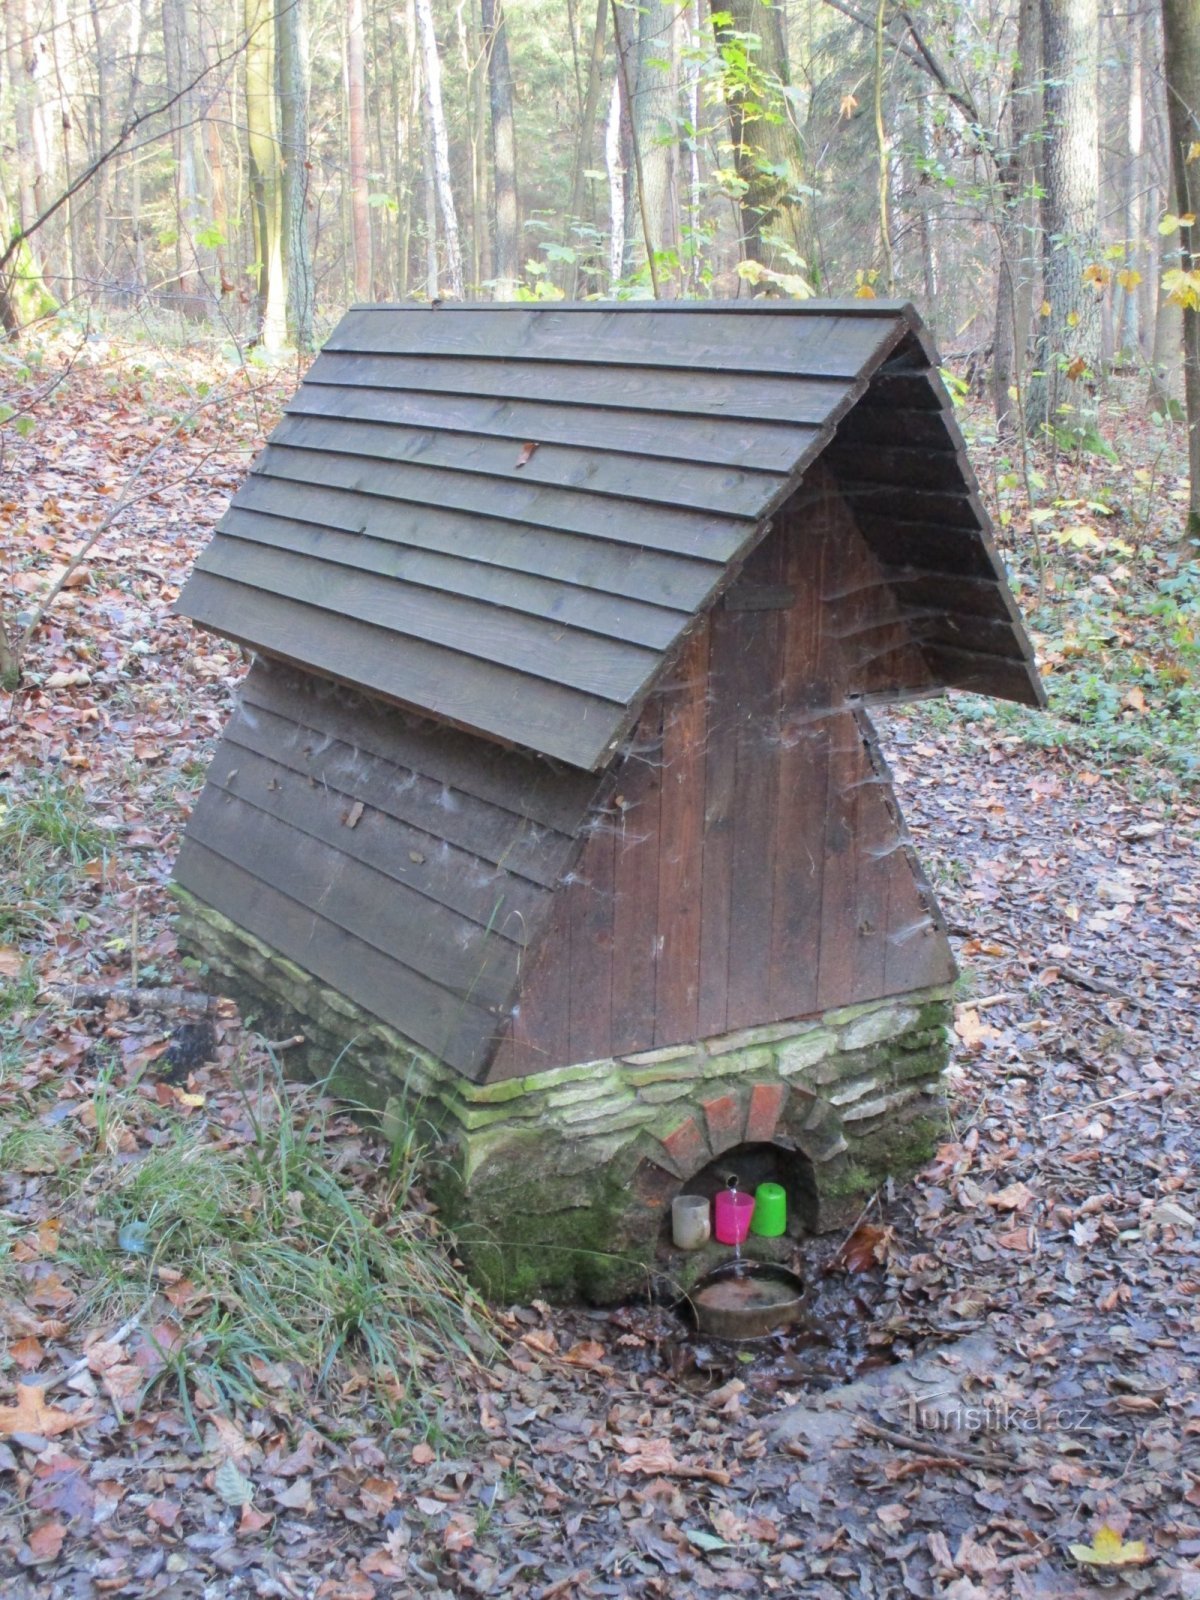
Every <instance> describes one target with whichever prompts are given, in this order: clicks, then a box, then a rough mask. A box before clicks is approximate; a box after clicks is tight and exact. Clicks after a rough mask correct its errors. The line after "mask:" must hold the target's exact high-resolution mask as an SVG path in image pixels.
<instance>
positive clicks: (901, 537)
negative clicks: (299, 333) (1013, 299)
mask: <svg viewBox="0 0 1200 1600" xmlns="http://www.w3.org/2000/svg"><path fill="white" fill-rule="evenodd" d="M859 401H862V402H863V404H861V405H859V404H857V403H858V402H859ZM827 448H828V449H829V461H830V464H831V466H832V467H833V470H834V471H835V472H836V474H837V476H838V479H839V482H840V483H841V484H842V487H843V490H844V492H845V493H846V495H847V497H848V499H849V500H850V503H851V504H852V505H853V506H854V509H855V511H856V514H857V516H858V518H859V521H860V524H861V525H862V527H863V529H864V532H865V534H866V536H867V537H868V539H869V540H870V542H871V544H872V547H873V549H874V550H875V552H876V554H877V555H878V556H879V557H880V559H881V560H882V561H883V562H884V563H885V565H886V566H887V568H888V570H889V572H892V573H894V575H895V583H896V592H897V596H898V598H899V599H900V602H901V604H902V606H903V607H904V608H905V610H906V612H908V613H910V614H912V615H913V617H914V621H915V625H916V627H917V632H918V636H919V637H920V639H921V643H922V648H923V649H924V650H925V651H926V654H927V657H928V658H929V659H930V660H931V662H936V671H937V672H938V674H939V675H940V677H941V678H942V680H943V681H945V682H946V683H947V684H948V685H957V684H961V685H962V686H964V687H971V688H979V689H981V690H983V692H987V693H995V694H1000V695H1004V696H1008V697H1011V698H1017V699H1023V700H1027V701H1033V702H1036V701H1037V700H1038V698H1039V696H1040V688H1039V686H1038V684H1037V679H1036V674H1035V673H1034V671H1033V668H1032V652H1031V650H1030V647H1029V643H1028V640H1027V639H1026V637H1025V634H1024V631H1023V629H1022V626H1021V623H1020V620H1019V617H1018V616H1017V612H1016V608H1015V606H1014V605H1013V603H1012V601H1011V598H1010V597H1009V595H1008V591H1007V587H1006V585H1005V582H1004V576H1003V569H1002V568H1001V566H1000V564H999V562H998V560H997V558H996V556H995V553H994V551H993V549H992V546H991V542H990V537H989V526H988V521H987V517H986V513H985V512H984V511H983V508H982V506H981V505H980V503H979V498H978V494H977V491H976V487H975V484H974V480H973V478H972V477H971V474H970V468H969V466H967V464H966V460H965V455H964V452H963V449H962V441H961V438H960V436H959V434H958V430H957V426H956V424H955V422H954V418H953V415H952V413H951V410H950V407H949V404H948V402H947V400H946V397H945V393H944V391H943V390H942V388H941V385H940V383H939V382H938V381H937V377H936V370H935V368H934V366H933V356H932V351H931V350H930V348H929V346H928V344H927V342H926V341H925V340H924V336H923V333H922V330H921V328H920V323H919V320H918V319H917V318H916V315H915V313H914V312H913V311H912V310H911V308H909V307H906V306H901V305H896V304H889V303H884V302H879V301H854V302H850V303H846V304H842V303H831V302H813V301H809V302H801V303H798V304H790V303H780V302H773V301H751V302H747V303H744V304H740V303H739V304H730V305H722V304H721V303H719V302H695V303H678V304H674V305H670V306H664V305H661V304H656V303H654V302H633V303H629V304H622V305H620V306H619V307H613V306H596V305H591V304H586V305H579V306H567V305H562V304H555V305H549V306H537V307H534V306H504V307H498V306H483V305H472V306H453V307H447V306H433V307H430V306H418V305H405V306H364V307H356V308H354V309H353V310H351V311H350V312H348V313H347V314H346V316H345V317H344V318H343V319H342V321H341V322H340V323H339V325H338V327H337V329H336V330H335V332H334V334H333V336H332V338H331V339H330V341H329V343H328V344H327V345H326V347H325V349H324V351H323V352H322V354H321V355H320V356H319V357H318V358H317V360H316V361H315V362H314V363H313V366H312V367H311V368H310V370H309V372H308V375H307V377H306V378H305V380H304V383H303V384H302V386H301V388H300V390H299V392H298V393H297V394H296V396H295V397H294V398H293V400H292V402H291V403H290V405H289V406H288V409H287V415H286V416H285V418H284V420H283V421H282V422H281V423H280V425H279V427H278V428H277V429H276V430H275V432H274V433H273V434H272V435H271V438H270V440H269V441H268V443H267V446H266V448H265V450H264V451H263V452H262V454H261V455H260V456H259V458H258V460H257V461H256V462H255V464H254V467H253V469H252V471H251V474H250V476H249V478H248V479H247V481H246V483H245V484H244V485H243V486H242V488H241V489H240V490H239V491H238V493H237V495H236V496H235V498H234V500H233V503H232V505H231V506H230V509H229V511H228V512H227V514H226V516H225V517H224V518H223V520H222V522H221V524H220V526H219V529H218V532H217V535H216V537H215V538H214V539H213V540H212V542H211V543H210V544H209V546H208V548H207V549H206V550H205V552H204V554H203V555H202V556H201V558H200V560H199V562H198V563H197V566H196V569H195V571H194V573H193V575H192V577H191V578H190V579H189V581H188V583H187V585H186V587H185V589H184V591H183V593H182V595H181V597H180V601H179V607H178V609H179V610H180V611H181V612H182V613H183V614H184V615H186V616H190V617H192V618H193V619H194V620H195V621H197V622H199V623H201V624H202V625H204V626H206V627H209V628H211V629H213V630H214V631H216V632H219V633H222V634H225V635H227V636H229V637H231V638H234V639H236V640H238V641H239V642H241V643H243V644H245V645H248V646H250V647H252V648H254V649H257V650H259V651H260V652H263V653H264V654H266V655H269V656H274V657H277V658H279V659H282V660H284V661H287V662H290V663H292V664H294V665H297V666H299V667H302V668H304V669H305V670H307V671H309V672H312V673H316V674H318V675H321V676H323V677H327V678H330V679H333V680H335V681H338V682H340V683H343V684H348V685H351V686H352V687H356V688H360V689H362V690H365V691H367V692H369V693H370V694H372V695H374V696H378V697H382V698H384V699H387V700H392V701H395V702H397V703H399V704H401V705H403V706H405V707H408V708H411V709H414V710H417V711H419V712H421V713H423V714H426V715H429V716H432V717H435V718H437V719H439V720H441V721H443V722H449V723H452V724H456V725H458V726H460V727H462V728H465V729H468V730H470V731H472V732H475V733H480V734H484V735H487V736H489V737H490V738H492V739H495V740H499V741H501V742H503V743H506V744H511V745H516V746H521V747H524V748H526V749H529V750H533V751H535V752H537V753H539V754H541V755H545V756H550V757H555V758H558V759H560V760H562V761H565V762H566V763H568V764H569V765H570V766H573V767H577V768H582V769H585V770H596V769H599V768H602V767H604V766H605V765H607V763H608V762H609V761H610V760H611V758H612V757H613V755H614V754H615V752H616V751H617V750H618V748H619V747H620V745H621V742H622V740H623V738H624V736H625V734H626V733H627V732H628V730H629V729H630V728H631V726H632V725H633V723H634V720H635V719H636V717H637V715H638V712H639V710H640V708H641V706H642V705H643V703H644V702H645V700H646V697H647V695H648V694H649V693H650V691H651V689H652V687H653V686H654V684H655V683H656V681H657V680H658V678H659V676H660V674H661V672H662V670H663V668H664V666H665V664H666V662H667V661H668V659H670V658H671V657H672V656H673V655H674V654H675V653H676V651H677V649H678V647H679V645H680V642H681V641H682V639H683V637H684V636H685V634H686V633H687V632H688V631H689V630H690V629H691V628H692V627H693V625H694V623H695V619H696V617H697V616H698V615H699V614H700V613H701V612H703V611H704V610H705V609H706V608H707V607H708V606H709V605H711V604H712V603H713V601H714V600H715V599H716V598H717V597H718V596H719V595H720V594H721V593H722V591H723V590H724V588H725V587H726V586H727V585H728V583H729V582H730V581H732V579H733V577H734V576H735V575H736V573H737V571H738V569H739V567H740V566H741V564H742V562H743V561H744V560H745V558H746V557H747V555H748V554H749V553H750V551H751V550H752V549H753V548H754V547H755V546H756V545H757V543H758V542H759V540H760V539H761V538H762V537H763V536H764V534H765V533H766V531H767V529H768V527H769V526H770V519H771V517H772V515H773V513H774V512H775V511H776V510H777V509H778V508H779V507H780V506H782V504H783V503H784V502H785V501H786V500H787V498H788V497H789V496H790V495H791V494H792V492H793V491H794V489H795V488H796V486H797V485H798V484H799V482H800V481H801V479H802V478H803V476H804V473H805V471H806V469H807V468H808V467H809V466H810V465H811V463H812V462H813V461H814V460H815V459H816V458H817V456H819V455H821V454H822V452H824V451H825V450H826V449H827ZM943 577H944V578H945V579H946V580H947V587H946V590H945V592H944V594H943V595H942V596H941V597H940V598H939V593H938V582H939V579H941V578H943ZM972 584H973V585H974V587H972V586H971V585H972ZM959 597H964V598H963V600H962V603H961V605H960V599H959ZM964 618H965V619H966V621H964V620H963V619H964Z"/></svg>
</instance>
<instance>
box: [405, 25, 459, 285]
mask: <svg viewBox="0 0 1200 1600" xmlns="http://www.w3.org/2000/svg"><path fill="white" fill-rule="evenodd" d="M415 3H416V10H417V29H418V32H419V33H420V36H421V60H422V63H423V65H424V68H425V105H426V112H427V116H428V122H429V138H430V144H431V146H432V151H431V153H432V157H433V177H434V183H435V186H436V191H437V199H438V210H439V211H440V212H441V217H442V232H443V235H444V237H445V241H446V278H447V284H446V291H447V293H448V294H449V296H450V298H451V299H452V300H461V299H462V297H463V265H462V244H461V242H460V236H459V231H458V212H457V210H456V208H455V205H454V189H453V187H452V185H451V182H450V141H449V138H448V137H447V134H446V114H445V111H444V110H443V108H442V61H441V57H440V56H439V55H438V44H437V34H436V33H435V32H434V28H433V7H432V5H431V3H430V0H415Z"/></svg>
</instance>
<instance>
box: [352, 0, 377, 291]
mask: <svg viewBox="0 0 1200 1600" xmlns="http://www.w3.org/2000/svg"><path fill="white" fill-rule="evenodd" d="M346 99H347V102H348V105H347V112H348V117H347V121H348V124H349V132H350V216H351V234H352V238H353V244H354V293H355V295H356V296H357V297H358V299H360V300H369V299H370V298H371V210H370V205H369V202H368V196H367V118H366V99H367V89H366V66H365V63H364V59H363V5H362V0H350V4H349V10H348V12H347V18H346Z"/></svg>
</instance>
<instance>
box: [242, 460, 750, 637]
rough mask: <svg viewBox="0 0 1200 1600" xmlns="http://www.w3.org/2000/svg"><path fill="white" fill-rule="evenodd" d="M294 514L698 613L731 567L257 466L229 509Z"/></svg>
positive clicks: (324, 525)
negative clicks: (263, 471)
mask: <svg viewBox="0 0 1200 1600" xmlns="http://www.w3.org/2000/svg"><path fill="white" fill-rule="evenodd" d="M243 507H244V508H245V509H246V510H247V511H252V512H254V513H256V514H264V515H274V516H279V517H283V518H290V519H291V520H293V521H296V522H304V523H309V524H311V525H312V526H313V527H315V528H332V529H337V530H340V531H343V532H346V533H365V534H368V535H370V537H371V538H373V539H389V540H394V541H395V542H396V543H397V544H403V545H407V546H409V547H410V548H414V549H424V550H427V551H430V552H431V553H441V554H444V555H453V556H457V557H458V558H459V559H461V560H470V561H476V562H479V563H481V564H483V565H492V566H498V567H500V568H502V569H503V570H506V571H511V572H527V573H532V574H534V575H535V576H538V577H544V578H558V579H560V580H562V581H563V582H566V583H571V584H575V585H578V586H580V587H583V588H586V589H589V590H591V589H596V590H601V591H603V592H605V593H607V594H614V595H622V596H626V597H628V598H632V599H635V600H638V599H645V598H649V599H651V600H653V601H654V603H655V604H656V605H659V606H665V607H669V608H672V609H674V610H677V611H684V612H687V613H689V614H690V613H691V612H693V611H695V610H696V609H697V608H698V607H700V606H701V605H703V603H704V600H705V598H706V597H707V596H708V595H709V594H711V592H712V590H713V588H714V586H715V585H716V584H717V582H718V581H719V580H720V579H721V578H722V577H723V575H724V570H725V569H724V563H723V562H717V561H710V560H708V559H706V558H700V557H693V556H673V555H669V554H667V553H666V552H665V551H660V550H651V549H647V548H645V547H643V546H642V545H638V544H622V543H616V542H613V541H611V540H608V539H597V538H593V537H591V536H590V535H584V534H575V533H566V532H564V531H563V530H561V529H557V528H538V527H533V526H531V525H528V524H524V525H523V524H521V523H518V522H506V521H505V520H504V519H503V518H500V517H492V518H489V519H488V521H487V522H486V524H485V525H484V528H483V529H482V530H481V529H480V526H479V519H478V517H477V516H476V515H474V514H473V513H471V512H459V511H454V510H447V509H446V508H444V507H442V506H427V505H420V504H417V503H410V502H407V501H402V500H386V499H383V498H382V497H380V496H377V495H358V494H356V493H355V492H354V491H353V490H351V489H340V488H336V487H334V486H331V485H329V484H317V483H313V484H310V483H301V482H297V483H292V482H289V481H287V480H285V479H282V478H266V477H263V476H261V475H260V474H257V473H252V474H251V475H250V477H248V478H247V479H246V481H245V483H244V484H243V485H242V487H241V488H240V489H239V490H238V493H237V498H236V500H235V501H234V505H233V507H232V509H231V511H230V512H229V513H227V515H235V514H236V513H237V512H238V511H239V510H240V509H241V508H243Z"/></svg>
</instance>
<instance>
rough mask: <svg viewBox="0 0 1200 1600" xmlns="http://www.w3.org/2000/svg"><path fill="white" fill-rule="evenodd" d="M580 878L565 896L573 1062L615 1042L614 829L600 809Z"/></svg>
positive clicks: (582, 858) (588, 839)
mask: <svg viewBox="0 0 1200 1600" xmlns="http://www.w3.org/2000/svg"><path fill="white" fill-rule="evenodd" d="M587 826H588V830H589V831H588V833H587V835H586V837H585V841H584V846H583V850H582V851H581V853H580V855H579V858H578V863H577V865H576V867H575V879H576V881H575V882H574V883H572V884H571V886H570V887H569V888H568V889H567V890H566V892H565V894H564V897H563V898H564V910H565V911H566V912H567V922H568V945H567V949H568V950H569V957H568V959H567V965H568V967H569V970H570V974H571V977H570V993H569V1010H570V1019H571V1020H570V1028H569V1038H570V1054H571V1060H572V1061H596V1060H599V1059H601V1058H602V1057H604V1056H607V1055H608V1054H610V1046H611V1040H612V968H613V869H614V857H615V850H616V829H615V827H614V825H613V821H612V819H611V818H610V817H609V816H607V815H605V814H603V813H601V814H599V815H597V816H594V817H592V818H591V820H590V821H589V823H588V825H587Z"/></svg>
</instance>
